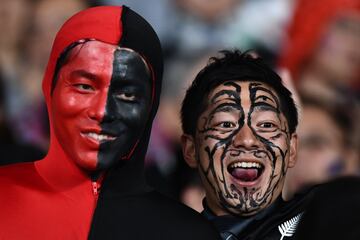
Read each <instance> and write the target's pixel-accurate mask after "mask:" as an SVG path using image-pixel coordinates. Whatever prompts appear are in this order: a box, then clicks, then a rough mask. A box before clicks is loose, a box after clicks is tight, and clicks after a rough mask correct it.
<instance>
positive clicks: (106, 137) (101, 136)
mask: <svg viewBox="0 0 360 240" xmlns="http://www.w3.org/2000/svg"><path fill="white" fill-rule="evenodd" d="M86 136H88V137H90V138H93V139H95V140H97V141H103V140H107V141H111V140H114V139H115V137H113V136H109V135H105V134H97V133H92V132H91V133H86Z"/></svg>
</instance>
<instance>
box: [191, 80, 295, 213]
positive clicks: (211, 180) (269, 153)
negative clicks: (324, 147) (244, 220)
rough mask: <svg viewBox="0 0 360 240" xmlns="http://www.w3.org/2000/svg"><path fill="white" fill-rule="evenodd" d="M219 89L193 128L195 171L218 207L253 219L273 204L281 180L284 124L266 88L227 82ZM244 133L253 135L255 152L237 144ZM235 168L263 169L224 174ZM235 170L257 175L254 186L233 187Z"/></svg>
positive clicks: (240, 184) (285, 147)
mask: <svg viewBox="0 0 360 240" xmlns="http://www.w3.org/2000/svg"><path fill="white" fill-rule="evenodd" d="M238 83H239V84H238ZM218 88H219V87H218ZM218 88H216V89H215V90H214V94H213V96H210V97H211V98H210V99H209V102H210V105H209V106H208V108H207V110H205V112H204V113H203V114H202V115H201V117H200V122H201V123H202V124H199V125H198V126H199V128H198V130H197V132H198V136H197V139H198V140H197V141H198V142H199V146H200V148H201V149H200V150H199V151H198V159H199V161H200V164H199V166H200V171H201V172H202V174H203V176H204V177H205V178H206V180H207V183H208V185H209V186H211V188H212V191H213V193H214V195H215V198H216V199H217V201H218V202H219V204H218V205H221V206H222V208H224V209H226V210H227V211H230V212H232V213H241V214H252V213H254V212H257V211H259V210H260V209H262V208H264V207H265V206H267V205H268V204H270V203H271V202H272V201H273V200H274V192H275V190H276V188H278V186H279V183H280V182H281V181H282V180H283V177H284V175H285V172H286V165H285V163H286V159H285V158H286V157H287V155H288V147H289V132H288V130H287V128H288V127H287V122H286V120H284V117H281V111H280V103H279V99H278V97H277V96H276V95H275V94H274V92H273V91H271V90H270V89H269V88H268V87H267V86H266V85H265V84H262V83H258V82H226V83H225V84H223V85H222V86H220V90H218ZM246 88H247V89H248V92H246V91H245V90H246ZM216 90H218V91H216ZM242 92H243V93H242ZM245 94H246V96H245ZM241 98H243V99H241ZM245 101H247V102H248V104H246V103H245ZM244 103H245V104H244ZM243 128H247V129H248V130H247V131H248V133H247V134H252V140H251V141H253V142H256V144H254V146H251V147H245V146H243V145H241V144H239V143H237V141H238V140H236V139H237V138H238V137H239V134H244V133H242V132H241V131H242V129H243ZM240 162H241V164H244V163H245V165H246V164H254V163H256V164H257V165H256V166H257V167H259V166H260V165H261V166H262V168H258V169H256V170H249V169H251V167H249V166H246V167H245V166H241V167H240V166H237V167H234V168H229V167H230V166H234V165H232V164H234V163H240ZM243 167H244V168H243ZM254 168H255V166H254ZM230 169H231V170H230ZM234 169H236V170H234ZM238 170H239V172H251V173H254V172H256V173H257V174H255V175H256V180H252V181H254V182H256V181H257V179H259V182H257V183H254V184H248V185H247V183H246V181H245V183H244V180H239V181H237V180H236V178H235V177H234V176H235V175H236V174H235V175H232V174H234V172H236V171H238ZM248 170H249V171H248ZM237 177H238V176H237ZM276 197H277V196H276Z"/></svg>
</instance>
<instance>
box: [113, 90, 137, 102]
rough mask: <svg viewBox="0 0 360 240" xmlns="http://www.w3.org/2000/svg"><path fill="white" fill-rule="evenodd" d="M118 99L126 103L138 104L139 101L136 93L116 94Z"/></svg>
mask: <svg viewBox="0 0 360 240" xmlns="http://www.w3.org/2000/svg"><path fill="white" fill-rule="evenodd" d="M116 98H117V99H119V100H122V101H125V102H136V101H137V100H138V98H137V96H136V94H135V93H130V92H121V93H118V94H116Z"/></svg>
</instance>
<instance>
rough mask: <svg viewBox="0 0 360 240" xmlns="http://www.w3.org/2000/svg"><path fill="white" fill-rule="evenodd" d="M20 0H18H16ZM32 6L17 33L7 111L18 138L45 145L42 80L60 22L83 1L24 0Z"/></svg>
mask: <svg viewBox="0 0 360 240" xmlns="http://www.w3.org/2000/svg"><path fill="white" fill-rule="evenodd" d="M16 1H19V0H16ZM25 2H26V3H27V4H28V5H29V6H30V7H31V8H30V9H31V11H30V13H28V15H27V16H28V18H26V19H25V21H26V24H24V26H25V27H23V28H20V29H21V32H20V33H19V34H18V35H17V39H15V40H14V41H16V42H18V43H19V44H18V49H17V61H16V65H15V66H14V68H15V71H16V75H15V76H13V78H12V80H7V81H6V82H7V84H8V88H9V89H10V94H9V114H10V116H11V120H12V123H13V128H14V129H15V133H16V136H17V137H18V138H19V140H20V141H26V142H31V143H33V144H37V145H39V146H40V147H42V148H43V149H46V148H47V144H48V130H47V124H48V123H47V117H46V116H47V114H46V108H45V104H44V103H43V98H42V94H41V82H42V77H43V72H44V69H45V65H46V61H47V58H48V56H49V53H50V46H51V45H52V44H51V43H52V41H53V39H54V37H55V33H56V31H57V30H58V28H59V27H60V25H61V24H62V23H63V22H64V21H65V20H66V19H67V18H68V17H69V16H71V15H72V14H73V13H74V12H77V11H79V10H81V9H83V8H85V7H86V6H87V5H86V2H85V1H83V0H52V1H46V0H36V1H35V0H34V1H25Z"/></svg>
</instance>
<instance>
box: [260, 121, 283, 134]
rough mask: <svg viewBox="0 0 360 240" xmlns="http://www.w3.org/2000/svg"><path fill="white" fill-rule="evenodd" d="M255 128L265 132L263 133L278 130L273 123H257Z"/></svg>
mask: <svg viewBox="0 0 360 240" xmlns="http://www.w3.org/2000/svg"><path fill="white" fill-rule="evenodd" d="M257 127H258V129H259V130H261V131H265V132H272V131H276V130H277V129H278V127H277V125H276V124H275V123H273V122H269V121H266V122H259V123H258V124H257Z"/></svg>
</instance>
